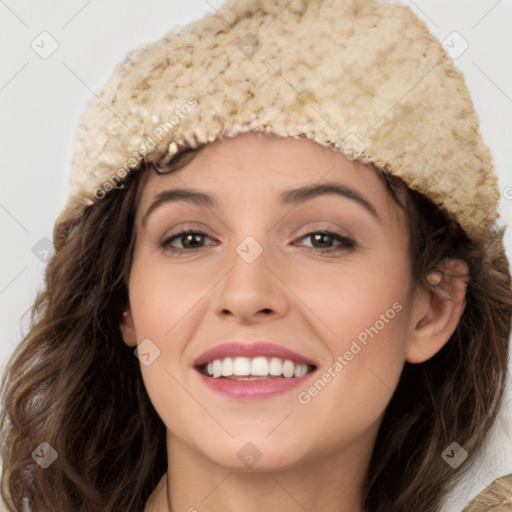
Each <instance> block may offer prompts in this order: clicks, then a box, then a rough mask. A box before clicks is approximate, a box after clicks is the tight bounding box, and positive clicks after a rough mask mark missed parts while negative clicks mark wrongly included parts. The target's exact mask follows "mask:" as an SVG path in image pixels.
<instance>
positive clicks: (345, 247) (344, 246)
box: [159, 229, 356, 254]
mask: <svg viewBox="0 0 512 512" xmlns="http://www.w3.org/2000/svg"><path fill="white" fill-rule="evenodd" d="M317 234H321V235H328V236H330V237H332V238H333V239H334V240H337V241H338V242H340V243H341V245H339V246H337V247H336V246H335V247H327V248H319V247H306V249H307V250H308V252H317V251H318V252H320V253H321V254H328V253H333V252H340V251H350V250H353V249H355V247H356V244H355V242H354V241H353V240H351V239H350V238H347V237H345V236H342V235H340V234H338V233H335V232H333V231H329V230H318V231H310V232H309V233H306V234H304V235H302V236H301V237H300V239H303V238H306V237H309V236H312V235H317ZM186 235H201V236H205V237H208V235H207V234H206V233H203V232H202V231H196V230H192V229H190V230H186V231H180V232H179V233H176V234H175V235H172V236H171V237H169V238H166V239H165V240H162V241H161V242H160V243H159V247H160V249H162V250H164V251H166V252H171V253H173V254H183V253H185V252H188V253H195V252H197V251H199V250H200V249H202V247H196V248H193V249H181V248H176V247H171V246H170V244H171V242H173V241H174V240H177V239H180V238H182V237H184V236H186ZM208 238H210V237H208Z"/></svg>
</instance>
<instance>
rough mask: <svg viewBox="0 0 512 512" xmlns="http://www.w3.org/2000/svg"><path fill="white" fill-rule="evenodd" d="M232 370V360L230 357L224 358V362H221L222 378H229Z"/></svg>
mask: <svg viewBox="0 0 512 512" xmlns="http://www.w3.org/2000/svg"><path fill="white" fill-rule="evenodd" d="M233 368H234V364H233V359H231V357H226V358H225V359H224V361H222V376H223V377H229V376H230V375H233Z"/></svg>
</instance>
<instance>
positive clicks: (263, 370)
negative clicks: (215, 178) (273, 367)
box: [251, 357, 268, 377]
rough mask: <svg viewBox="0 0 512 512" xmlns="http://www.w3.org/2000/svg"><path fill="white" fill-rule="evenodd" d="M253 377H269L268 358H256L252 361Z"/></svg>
mask: <svg viewBox="0 0 512 512" xmlns="http://www.w3.org/2000/svg"><path fill="white" fill-rule="evenodd" d="M251 375H261V376H262V377H264V376H266V375H268V361H267V358H266V357H255V358H254V359H253V360H252V361H251Z"/></svg>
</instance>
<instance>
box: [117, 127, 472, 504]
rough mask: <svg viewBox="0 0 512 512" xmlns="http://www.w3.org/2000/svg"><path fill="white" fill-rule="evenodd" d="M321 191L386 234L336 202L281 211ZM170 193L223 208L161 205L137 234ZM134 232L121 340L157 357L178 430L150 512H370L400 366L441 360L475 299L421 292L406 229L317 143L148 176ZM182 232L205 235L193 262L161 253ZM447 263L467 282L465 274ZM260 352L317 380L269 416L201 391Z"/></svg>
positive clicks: (269, 148) (152, 393)
mask: <svg viewBox="0 0 512 512" xmlns="http://www.w3.org/2000/svg"><path fill="white" fill-rule="evenodd" d="M327 181H329V182H335V183H338V184H342V185H344V186H346V187H350V188H351V189H353V190H355V191H356V192H357V193H359V194H360V195H361V196H364V198H365V199H366V200H367V201H368V202H369V203H371V205H373V207H374V209H375V211H376V212H377V215H378V219H377V218H376V217H375V216H374V215H372V214H371V213H370V212H369V211H368V210H367V209H366V208H365V207H364V206H362V205H361V204H360V203H358V202H356V201H355V200H353V199H350V198H347V197H341V196H338V195H334V194H328V195H321V196H317V197H315V198H313V199H310V200H308V201H306V202H304V203H302V204H298V205H295V206H290V205H288V206H282V205H281V204H280V202H279V196H280V194H281V193H282V192H283V191H285V190H289V189H293V188H297V187H299V186H303V185H312V184H318V183H319V182H321V183H325V182H327ZM177 187H180V188H187V189H189V188H190V189H194V190H200V191H202V192H205V193H208V194H210V195H213V196H216V197H217V199H218V202H219V205H218V206H217V207H211V208H207V207H204V206H198V205H194V204H189V203H186V202H184V201H179V202H173V203H165V204H163V205H161V206H160V207H159V208H157V209H155V210H154V211H153V212H152V214H151V215H150V216H149V217H148V218H147V224H146V225H145V226H143V224H142V217H143V215H144V214H145V212H146V211H147V210H148V208H149V206H150V205H151V203H152V202H153V200H154V198H155V195H156V194H157V193H159V192H161V191H163V190H167V189H170V188H177ZM135 223H136V224H135V227H136V233H137V239H136V244H135V248H134V259H133V263H132V268H131V272H130V280H129V304H128V305H127V306H128V310H127V311H126V313H125V314H124V316H123V320H122V322H121V325H120V327H121V331H122V334H123V339H124V341H125V343H126V344H127V345H129V346H131V347H135V346H136V345H137V344H138V343H140V342H141V341H142V340H144V339H150V340H151V342H152V343H154V345H156V346H157V347H158V349H159V350H160V355H159V357H157V358H156V359H155V360H154V361H153V362H152V363H151V364H150V365H148V366H146V365H143V364H141V373H142V376H143V379H144V383H145V386H146V388H147V391H148V394H149V397H150V399H151V401H152V403H153V405H154V407H155V409H156V411H157V412H158V414H159V415H160V417H161V419H162V421H163V422H164V424H165V425H166V428H167V456H168V461H169V466H168V472H167V473H166V475H164V477H163V478H162V481H161V482H160V484H159V485H158V487H157V489H156V490H155V492H154V494H153V495H152V496H151V498H150V500H149V501H148V503H147V506H146V512H150V511H154V512H163V511H168V510H173V511H174V510H175V511H193V510H200V511H212V512H217V511H221V510H222V511H226V510H243V511H244V512H252V511H257V510H265V509H269V510H282V511H285V512H295V511H303V510H322V511H324V512H330V511H337V512H356V511H361V510H362V506H361V503H360V501H361V499H360V496H361V486H362V482H363V479H364V475H365V473H366V471H367V468H368V464H369V460H370V456H371V452H372V449H373V446H374V443H375V438H376V435H377V432H378V429H379V425H380V422H381V420H382V416H383V414H384V411H385V409H386V406H387V404H388V402H389V400H390V398H391V396H392V393H393V391H394V389H395V388H396V385H397V383H398V380H399V377H400V373H401V371H402V368H403V365H404V363H405V361H409V362H411V363H419V362H422V361H425V360H426V359H428V358H430V357H432V356H433V355H434V354H435V353H436V352H437V351H438V350H440V349H441V348H442V346H443V345H444V344H445V343H446V341H447V340H448V339H449V337H450V335H451V334H452V333H453V331H454V330H455V327H456V325H457V323H458V320H459V318H460V315H461V314H462V311H463V309H464V300H463V299H464V286H458V287H457V286H454V285H453V283H454V280H451V281H450V280H447V281H446V282H445V279H442V278H441V274H433V275H432V276H430V277H429V279H430V280H431V282H432V283H433V285H434V287H433V289H432V290H429V291H427V290H423V289H420V290H414V286H413V283H412V282H411V278H410V269H411V262H410V261H409V256H408V243H409V242H408V234H407V233H408V232H407V219H405V217H404V211H403V210H402V209H401V208H400V207H399V206H398V205H397V204H396V202H395V201H394V200H393V199H392V197H391V195H390V193H389V191H388V190H387V189H386V186H385V184H384V181H383V179H382V178H381V177H380V176H379V175H378V173H377V172H376V171H375V170H373V169H371V168H369V167H367V166H365V165H363V164H361V163H359V162H355V161H350V160H348V159H347V158H345V157H344V156H343V155H342V154H341V153H339V152H337V151H333V150H332V149H330V148H327V147H324V146H321V145H319V144H317V143H315V142H313V141H311V140H308V139H293V138H280V137H277V136H271V135H261V134H256V133H246V134H242V135H238V136H236V137H234V138H231V139H223V140H221V141H217V142H215V143H212V144H209V145H208V146H206V147H205V148H204V149H203V150H202V151H201V152H200V153H199V154H198V155H197V156H196V158H195V159H193V160H192V161H191V162H190V163H188V164H187V165H186V166H185V167H183V168H181V169H179V170H178V171H175V172H174V173H171V174H168V175H163V176H162V175H157V174H156V173H154V172H151V173H150V174H149V176H148V179H147V182H146V183H145V185H144V189H143V193H142V197H141V201H140V204H139V205H138V208H137V215H136V219H135ZM187 228H191V229H194V230H195V231H197V232H202V233H205V234H206V235H207V236H205V237H203V238H199V240H197V238H196V241H195V245H194V240H193V239H192V242H191V245H189V246H188V247H197V249H196V250H195V251H194V250H190V249H183V247H187V246H186V245H185V244H186V243H187V237H186V236H185V237H181V238H177V239H175V240H174V241H173V242H172V246H174V247H175V248H176V249H182V250H183V251H187V250H188V251H189V252H183V253H182V254H179V253H173V252H170V250H169V249H168V248H167V249H163V248H161V247H160V246H159V242H160V241H162V240H165V239H169V238H170V237H171V235H174V234H176V233H179V232H180V231H183V230H184V229H187ZM321 229H328V230H330V231H333V232H335V233H337V234H340V235H342V236H344V237H346V238H349V239H350V240H351V241H352V242H353V244H354V245H353V246H344V245H343V244H342V243H340V242H339V241H338V240H337V239H336V238H329V237H326V238H324V240H320V241H317V240H315V238H314V236H311V233H317V232H318V231H319V230H321ZM308 233H309V234H310V235H309V236H306V235H307V234H308ZM248 236H251V237H253V239H254V240H256V241H257V243H258V244H259V246H261V248H262V250H263V252H262V253H261V254H260V255H259V256H258V257H257V258H256V259H255V261H254V262H252V263H247V261H245V260H244V259H243V258H242V257H240V256H239V254H238V253H237V252H236V249H237V247H238V246H239V244H240V243H241V242H242V241H243V240H244V239H245V238H246V237H248ZM188 241H189V242H190V239H189V240H188ZM322 247H326V248H328V247H335V248H338V249H340V250H337V251H335V252H331V253H322V251H321V249H322ZM251 250H253V249H251ZM445 263H446V264H449V263H450V264H452V265H453V264H454V265H455V267H456V269H457V270H458V271H460V272H461V273H465V272H466V271H467V266H466V265H465V263H463V262H458V261H455V262H454V261H450V262H445ZM439 270H441V271H442V270H444V269H443V268H440V269H439ZM393 304H395V305H396V304H398V305H399V306H400V312H397V313H396V315H395V316H394V318H392V319H389V318H388V321H387V322H385V325H384V327H383V328H381V329H380V330H379V331H378V334H377V335H375V336H374V337H373V338H368V342H367V345H366V346H365V345H361V344H360V345H361V350H360V351H359V352H358V353H357V354H356V355H354V356H353V358H352V359H351V360H350V361H347V360H346V358H345V361H346V363H347V364H346V365H344V366H343V369H342V370H341V371H339V372H337V373H336V372H334V373H335V377H334V378H332V379H331V380H330V382H329V383H328V384H327V385H326V386H325V387H324V388H323V389H322V390H321V391H320V392H318V393H317V394H316V395H315V396H314V397H311V400H310V401H309V402H308V403H306V404H304V403H300V402H299V401H298V394H299V392H301V391H307V390H308V388H310V386H311V385H312V384H313V383H314V382H315V381H316V380H317V378H321V376H322V375H323V374H324V373H326V372H327V373H329V368H331V371H330V374H331V376H332V373H333V370H332V366H333V363H334V362H335V361H336V359H337V357H338V356H340V355H341V356H342V357H343V355H344V354H345V353H346V352H347V351H348V350H349V349H350V347H351V343H352V342H353V340H355V339H357V336H358V335H359V334H360V333H361V332H362V331H364V330H365V328H367V327H370V326H374V325H376V321H378V320H379V319H381V318H382V317H381V315H383V314H384V315H385V314H386V311H388V310H389V309H390V308H392V307H393ZM395 307H396V306H395ZM386 318H387V317H386ZM261 338H263V339H266V340H270V341H272V342H275V343H277V344H279V345H282V346H285V347H288V348H291V349H292V350H294V351H296V352H299V353H300V354H303V355H304V356H306V357H309V358H311V359H313V360H315V361H317V362H318V369H317V371H316V372H315V374H314V377H311V378H310V379H309V380H308V381H307V383H306V384H305V385H304V386H302V387H301V388H300V389H299V390H293V391H291V392H288V393H285V394H282V395H280V396H277V397H274V398H271V399H267V400H258V401H234V400H231V399H229V398H226V397H223V396H221V395H219V394H217V393H215V392H214V391H212V390H210V389H209V388H207V387H206V386H205V385H204V384H203V383H202V381H201V379H200V377H199V374H198V372H197V371H196V370H195V369H194V368H193V365H192V363H193V361H194V359H195V358H197V357H198V356H199V355H201V354H202V353H203V352H205V351H206V350H207V349H209V348H211V347H213V346H215V345H217V344H219V343H221V342H223V341H228V340H232V339H238V340H241V341H250V340H254V339H261ZM248 442H250V443H252V444H253V445H254V446H255V447H256V450H257V452H258V453H259V454H260V455H261V458H260V459H259V460H258V461H257V462H256V464H254V465H253V466H252V467H247V466H246V465H244V464H243V463H242V462H241V461H240V459H239V458H238V457H237V453H238V452H239V450H240V449H241V448H242V447H243V446H244V445H246V443H248Z"/></svg>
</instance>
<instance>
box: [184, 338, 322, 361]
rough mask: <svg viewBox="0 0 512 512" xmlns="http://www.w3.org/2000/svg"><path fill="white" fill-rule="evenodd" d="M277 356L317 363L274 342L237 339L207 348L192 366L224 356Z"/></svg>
mask: <svg viewBox="0 0 512 512" xmlns="http://www.w3.org/2000/svg"><path fill="white" fill-rule="evenodd" d="M257 356H266V357H279V358H281V359H290V361H293V362H294V363H298V364H310V365H312V366H318V364H317V363H316V362H315V361H313V360H312V359H308V358H306V357H304V356H301V355H300V354H297V352H293V350H290V349H287V348H284V347H281V346H280V345H276V344H274V343H269V342H266V341H257V342H254V343H240V342H238V341H230V342H227V343H222V344H221V345H217V346H216V347H213V348H211V349H210V350H207V351H206V352H205V353H204V354H202V355H200V356H199V357H198V358H197V359H196V360H195V361H194V366H196V367H197V366H202V365H204V364H207V363H209V362H211V361H213V360H214V359H223V358H225V357H249V358H252V357H257Z"/></svg>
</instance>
